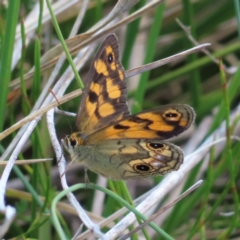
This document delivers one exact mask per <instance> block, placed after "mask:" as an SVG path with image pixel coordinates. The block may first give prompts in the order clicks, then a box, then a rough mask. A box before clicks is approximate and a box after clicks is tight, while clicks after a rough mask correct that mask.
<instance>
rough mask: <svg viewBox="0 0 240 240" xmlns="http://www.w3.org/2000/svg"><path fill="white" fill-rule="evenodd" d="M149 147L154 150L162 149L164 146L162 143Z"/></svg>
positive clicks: (152, 144) (150, 144)
mask: <svg viewBox="0 0 240 240" xmlns="http://www.w3.org/2000/svg"><path fill="white" fill-rule="evenodd" d="M149 146H150V147H152V148H154V149H159V148H160V149H162V148H163V147H164V144H162V143H149Z"/></svg>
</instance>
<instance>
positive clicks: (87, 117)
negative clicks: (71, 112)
mask: <svg viewBox="0 0 240 240" xmlns="http://www.w3.org/2000/svg"><path fill="white" fill-rule="evenodd" d="M127 115H129V109H128V105H127V87H126V81H125V74H124V69H123V67H122V64H121V62H120V61H119V46H118V41H117V38H116V36H115V35H114V34H111V35H109V36H108V37H107V38H106V39H105V40H104V42H103V43H102V45H101V46H100V48H99V50H98V52H97V54H96V57H95V58H94V60H93V62H92V65H91V67H90V71H89V73H88V76H87V80H86V86H85V90H84V94H83V96H82V99H81V103H80V106H79V110H78V115H77V121H76V124H77V129H78V131H79V132H80V133H82V134H84V135H85V136H88V135H90V134H91V133H93V132H95V131H97V130H98V129H101V128H103V127H105V126H107V125H109V124H111V123H113V122H115V121H118V120H120V119H122V118H123V117H124V116H127Z"/></svg>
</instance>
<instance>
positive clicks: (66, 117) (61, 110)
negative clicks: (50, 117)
mask: <svg viewBox="0 0 240 240" xmlns="http://www.w3.org/2000/svg"><path fill="white" fill-rule="evenodd" d="M49 92H51V93H52V95H53V97H54V98H55V100H56V101H57V103H58V108H56V112H58V113H61V114H63V115H64V117H65V119H66V121H67V123H68V125H69V128H70V132H71V133H72V132H73V129H72V126H71V124H70V121H69V118H68V114H67V112H66V111H64V110H63V108H62V106H61V104H60V103H59V101H58V98H57V96H56V94H55V93H54V92H53V91H52V89H51V88H49ZM59 109H60V110H59ZM69 115H71V116H72V114H71V113H69Z"/></svg>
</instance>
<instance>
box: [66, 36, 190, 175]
mask: <svg viewBox="0 0 240 240" xmlns="http://www.w3.org/2000/svg"><path fill="white" fill-rule="evenodd" d="M194 118H195V113H194V111H193V109H192V108H191V107H189V106H188V105H184V104H172V105H166V106H161V107H157V108H155V109H151V110H147V111H143V112H140V113H138V114H135V115H130V112H129V108H128V105H127V88H126V82H125V74H124V69H123V67H122V64H121V62H120V61H119V47H118V42H117V38H116V36H115V35H114V34H111V35H109V36H108V37H107V38H106V39H105V40H104V41H103V43H102V45H101V46H100V48H99V50H98V52H97V54H96V56H95V58H94V60H93V63H92V65H91V67H90V71H89V74H88V77H87V81H86V83H85V90H84V93H83V96H82V99H81V103H80V107H79V111H78V114H77V122H76V125H77V130H78V131H77V132H75V133H72V134H71V135H69V136H66V138H65V140H64V141H63V144H64V146H65V148H66V149H67V150H68V152H69V153H70V155H71V158H72V159H73V160H77V161H80V162H81V163H82V164H83V165H84V166H85V167H86V168H88V169H90V170H91V171H94V172H96V173H99V174H101V175H103V176H105V177H107V178H111V179H114V180H121V179H129V178H139V177H149V176H155V175H164V174H166V173H168V172H171V171H173V170H177V169H178V168H179V166H180V165H181V163H182V162H183V153H182V150H181V149H180V148H179V147H177V146H175V145H173V144H171V143H169V142H166V141H165V140H166V139H169V138H172V137H174V136H176V135H179V134H180V133H181V132H183V131H185V130H186V129H187V128H188V127H189V126H190V125H191V123H192V122H193V121H194Z"/></svg>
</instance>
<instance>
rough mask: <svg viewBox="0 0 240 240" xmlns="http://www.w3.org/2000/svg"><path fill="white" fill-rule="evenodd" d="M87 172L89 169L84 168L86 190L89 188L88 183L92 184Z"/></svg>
mask: <svg viewBox="0 0 240 240" xmlns="http://www.w3.org/2000/svg"><path fill="white" fill-rule="evenodd" d="M87 171H88V169H87V168H86V167H84V180H85V183H86V188H87V187H88V183H90V181H89V178H88V174H87Z"/></svg>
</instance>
